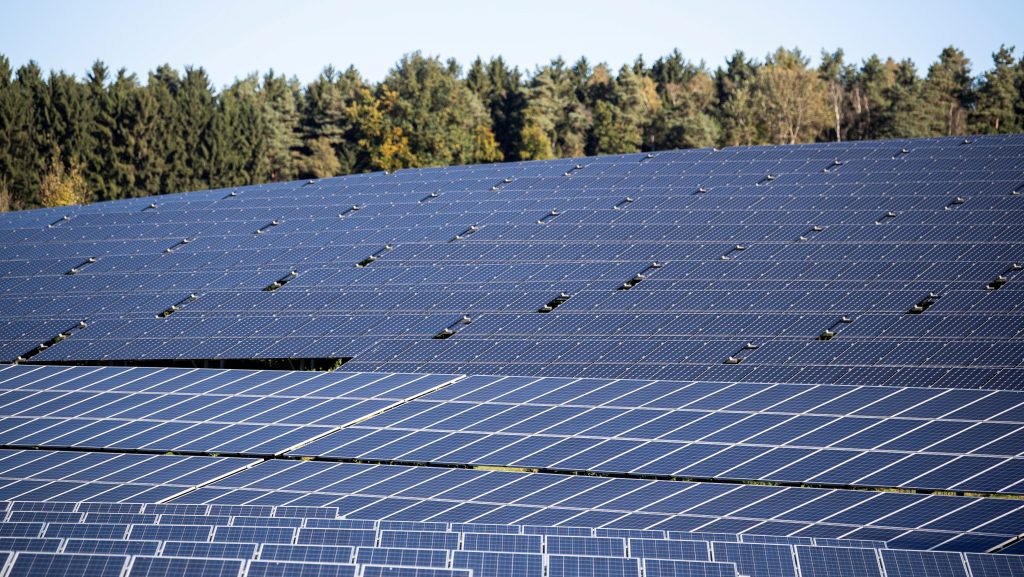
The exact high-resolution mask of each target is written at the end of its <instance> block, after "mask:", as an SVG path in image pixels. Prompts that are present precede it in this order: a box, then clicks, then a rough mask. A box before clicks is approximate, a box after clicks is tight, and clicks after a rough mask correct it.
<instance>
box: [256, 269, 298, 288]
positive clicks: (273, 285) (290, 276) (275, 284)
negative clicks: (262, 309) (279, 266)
mask: <svg viewBox="0 0 1024 577" xmlns="http://www.w3.org/2000/svg"><path fill="white" fill-rule="evenodd" d="M297 276H299V271H297V270H293V271H291V272H290V273H288V274H286V275H284V276H283V277H281V278H279V279H277V280H276V281H274V282H272V283H270V284H268V285H267V286H265V287H263V290H265V291H268V292H269V291H276V290H277V289H279V288H281V287H283V286H284V285H286V284H288V283H289V282H291V281H292V280H294V279H295V277H297Z"/></svg>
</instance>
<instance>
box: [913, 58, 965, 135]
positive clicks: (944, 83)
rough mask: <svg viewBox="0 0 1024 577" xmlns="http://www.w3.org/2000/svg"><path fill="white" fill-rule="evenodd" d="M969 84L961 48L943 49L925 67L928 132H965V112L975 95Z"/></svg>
mask: <svg viewBox="0 0 1024 577" xmlns="http://www.w3.org/2000/svg"><path fill="white" fill-rule="evenodd" d="M973 84H974V79H973V78H972V77H971V62H970V60H968V59H967V57H966V56H964V53H963V51H961V50H958V49H957V48H954V47H952V46H949V47H947V48H944V49H943V50H942V53H941V54H939V61H938V62H936V63H934V64H932V65H931V66H930V67H928V77H927V79H926V80H925V85H924V94H925V99H926V102H927V106H928V107H929V109H930V112H931V117H932V123H931V127H930V132H931V133H932V134H934V135H937V136H938V135H945V136H951V135H954V134H964V133H965V132H966V131H967V111H968V109H969V108H970V107H971V106H972V105H973V104H974V98H975V94H974V91H973Z"/></svg>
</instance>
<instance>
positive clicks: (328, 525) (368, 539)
mask: <svg viewBox="0 0 1024 577" xmlns="http://www.w3.org/2000/svg"><path fill="white" fill-rule="evenodd" d="M2 508H3V510H4V517H3V521H0V529H2V531H3V536H0V555H6V556H7V558H9V559H10V562H9V564H10V565H11V572H10V574H11V575H18V574H28V575H49V574H60V575H66V574H79V573H84V574H92V573H86V572H84V571H81V570H80V569H76V570H68V568H69V567H75V566H79V565H84V566H89V567H90V571H96V572H97V574H107V573H105V571H107V570H109V571H110V572H111V573H110V574H111V575H122V574H123V573H122V570H124V569H125V568H127V569H128V573H127V574H128V575H147V574H149V573H147V572H148V571H151V570H152V567H154V566H160V567H167V566H172V567H173V566H176V565H178V564H182V565H186V567H184V568H182V569H181V570H182V572H183V574H185V575H192V574H195V575H219V574H224V575H239V574H246V575H263V574H265V572H269V573H270V574H276V575H303V574H306V572H307V571H308V572H310V574H312V575H325V574H334V573H332V571H337V572H340V573H339V574H342V575H359V574H361V575H368V574H370V573H368V571H373V569H369V568H370V567H371V566H379V567H389V568H391V569H389V570H388V571H389V573H388V574H393V573H391V572H397V573H396V574H415V570H416V569H415V568H428V569H433V570H437V571H438V572H436V573H432V574H437V575H475V576H477V577H498V576H508V577H513V576H516V577H533V576H536V577H541V576H543V575H595V574H599V575H603V574H611V575H626V576H637V577H639V576H640V575H641V574H643V575H645V576H652V577H653V576H657V575H680V574H681V575H699V576H705V577H707V576H729V577H735V576H737V575H746V576H751V577H761V576H767V577H778V576H784V575H791V576H794V577H795V576H796V575H802V576H805V577H815V576H827V577H843V576H846V575H849V576H857V577H864V576H869V575H877V576H879V577H881V575H882V573H881V571H882V570H884V571H885V572H886V574H887V575H907V576H911V577H916V576H932V575H952V576H964V577H967V576H968V575H969V574H968V571H971V572H972V573H973V575H975V576H977V577H983V576H984V577H987V576H988V575H990V574H993V573H991V571H998V573H995V574H999V575H1004V576H1013V575H1021V574H1024V557H1020V556H1015V555H991V554H977V553H959V552H943V551H922V550H904V549H893V548H889V547H887V546H886V544H885V543H881V542H873V541H866V540H859V541H843V540H835V539H826V538H817V539H814V538H810V537H780V536H775V537H772V536H759V535H747V534H741V535H736V534H730V533H707V532H685V531H667V532H665V531H650V530H646V531H645V530H638V529H592V528H583V527H569V526H536V525H525V526H519V525H492V524H480V523H441V522H412V521H388V520H355V519H346V518H341V517H338V515H339V514H340V513H341V512H342V509H339V508H335V507H302V506H291V507H289V506H268V505H204V506H199V505H188V504H148V505H147V504H134V503H110V502H79V503H74V502H64V501H49V502H32V501H14V502H10V503H3V504H2ZM5 560H6V559H5ZM186 560H190V563H191V564H192V566H191V567H188V566H187V565H188V564H187V563H186ZM97 564H98V567H97V566H96V565H97ZM61 571H67V573H62V572H61ZM409 571H412V572H413V573H404V572H409ZM325 572H326V573H325ZM641 572H643V573H641Z"/></svg>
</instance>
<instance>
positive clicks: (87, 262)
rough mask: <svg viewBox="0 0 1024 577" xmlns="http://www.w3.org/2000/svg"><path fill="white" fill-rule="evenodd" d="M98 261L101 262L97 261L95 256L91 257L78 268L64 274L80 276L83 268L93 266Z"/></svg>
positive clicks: (74, 267)
mask: <svg viewBox="0 0 1024 577" xmlns="http://www.w3.org/2000/svg"><path fill="white" fill-rule="evenodd" d="M97 260H99V259H97V258H96V257H94V256H90V257H89V258H87V259H85V260H84V261H82V264H79V265H78V266H73V267H71V268H70V269H68V270H67V271H66V272H65V273H64V274H68V275H71V274H78V273H79V272H81V271H82V269H83V268H85V267H87V266H89V265H91V264H92V263H94V262H96V261H97Z"/></svg>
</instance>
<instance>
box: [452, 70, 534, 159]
mask: <svg viewBox="0 0 1024 577" xmlns="http://www.w3.org/2000/svg"><path fill="white" fill-rule="evenodd" d="M466 85H467V86H468V87H469V89H470V90H472V91H473V92H474V93H475V94H476V95H477V97H478V98H479V99H480V101H481V102H482V103H483V104H484V107H485V108H487V110H488V112H489V113H490V117H491V121H492V124H493V127H494V140H495V141H497V144H498V146H499V148H500V150H501V156H502V157H504V159H505V160H519V159H520V158H519V143H520V142H521V140H522V132H523V127H524V126H525V124H526V92H525V91H524V90H523V82H522V75H521V74H520V73H519V69H518V68H509V67H508V66H507V65H506V64H505V61H504V59H502V58H501V57H500V56H498V57H496V58H492V59H491V60H490V61H489V62H488V63H487V64H484V62H483V61H482V60H481V59H480V58H479V57H477V59H476V60H474V61H473V64H472V65H470V68H469V72H468V73H467V74H466ZM478 131H479V132H480V134H481V138H484V139H486V137H485V135H483V132H482V127H480V128H478ZM492 156H493V154H492Z"/></svg>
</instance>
